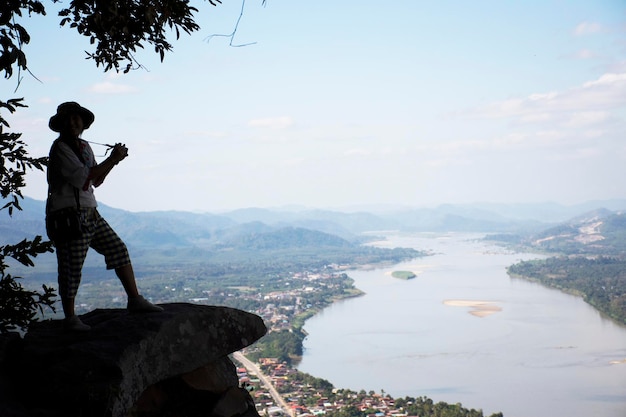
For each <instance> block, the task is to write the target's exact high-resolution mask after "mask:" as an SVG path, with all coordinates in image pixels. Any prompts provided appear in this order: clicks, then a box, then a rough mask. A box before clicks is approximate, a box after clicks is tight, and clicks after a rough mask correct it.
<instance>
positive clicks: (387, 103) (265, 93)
mask: <svg viewBox="0 0 626 417" xmlns="http://www.w3.org/2000/svg"><path fill="white" fill-rule="evenodd" d="M195 3H196V4H197V5H198V7H199V9H200V10H199V12H198V13H197V15H196V20H197V22H198V23H199V24H200V26H201V29H200V31H199V32H197V33H195V34H193V35H191V36H189V35H182V36H181V39H180V40H179V41H175V40H173V41H172V43H173V45H174V51H173V52H172V53H170V54H168V55H166V57H165V62H163V63H160V62H159V60H158V57H157V55H156V54H154V53H152V52H151V50H150V48H149V47H147V48H146V50H145V51H140V52H138V53H137V56H136V57H137V59H138V60H139V62H141V63H142V64H143V65H144V67H145V69H139V70H136V71H132V72H131V73H129V74H116V73H112V72H109V73H104V72H103V71H102V69H101V68H96V66H95V63H94V62H93V61H90V60H85V59H84V58H85V52H84V51H85V50H90V45H89V42H88V40H87V39H82V38H81V37H80V36H79V35H77V34H76V33H75V32H73V31H71V30H70V29H69V28H59V26H58V22H59V20H60V19H59V18H57V17H56V16H55V15H56V10H57V9H56V8H57V7H58V6H57V5H54V4H52V3H49V4H48V3H47V11H48V16H46V17H44V18H41V17H33V18H29V19H26V20H25V21H24V23H23V24H24V25H25V26H27V28H28V30H29V31H30V34H31V36H32V40H31V43H30V45H28V46H27V47H26V48H25V51H26V54H27V57H28V63H29V67H30V70H31V71H32V72H33V74H34V75H35V76H36V77H37V78H38V79H39V80H40V81H41V82H40V81H37V80H36V79H34V78H32V77H30V76H28V75H24V77H23V80H22V82H21V84H20V86H19V89H18V90H17V92H16V93H13V89H14V88H15V84H16V82H17V79H16V78H15V77H14V78H12V79H10V80H8V81H6V80H5V81H4V91H5V93H4V94H3V97H6V98H8V97H18V96H19V97H22V96H24V97H26V102H27V104H28V105H29V108H28V109H26V110H23V111H19V112H18V113H17V114H16V115H12V116H10V117H9V121H10V123H11V127H12V129H14V130H15V131H18V132H23V133H24V136H23V138H24V139H25V140H26V141H27V142H28V144H29V146H30V148H29V149H30V151H31V153H32V154H33V155H46V154H47V152H48V149H49V147H50V144H51V142H52V141H53V139H54V138H55V135H54V133H53V132H51V131H50V130H49V129H48V127H47V123H48V119H49V117H50V116H51V115H52V114H54V112H55V110H56V106H57V105H58V104H59V103H61V102H63V101H69V100H73V101H78V102H79V103H81V104H82V105H84V106H86V107H88V108H90V109H91V110H92V111H93V112H94V113H95V115H96V121H95V123H94V125H93V126H92V127H91V128H90V129H89V130H87V131H86V132H85V134H84V135H83V137H84V138H85V139H87V140H92V141H96V142H106V143H115V142H124V143H126V144H127V146H128V147H129V150H130V157H129V158H128V159H126V160H125V161H124V162H123V163H122V164H120V165H118V167H117V168H116V170H115V171H113V172H112V173H111V175H110V177H109V178H108V179H107V182H106V183H105V184H104V185H103V186H102V187H100V188H99V189H97V190H96V195H97V198H98V200H99V201H100V202H102V203H105V204H108V205H111V206H114V207H118V208H122V209H126V210H132V211H149V210H169V209H176V210H194V211H208V212H218V211H222V210H228V209H234V208H241V207H280V206H285V205H302V206H306V207H318V208H355V207H359V206H370V205H402V206H413V207H429V206H435V205H437V204H442V203H461V204H464V203H474V202H493V203H534V202H545V201H554V202H559V203H563V204H576V203H581V202H585V201H589V200H596V199H612V198H626V180H625V178H626V3H624V2H623V1H622V0H619V1H618V0H598V1H556V0H548V1H523V2H522V1H518V2H513V1H475V2H461V1H420V0H397V1H385V2H382V1H369V0H365V1H364V0H360V1H356V0H342V1H327V0H316V1H312V0H309V1H296V0H267V4H266V6H265V7H262V5H261V0H246V2H245V8H244V14H243V17H242V20H241V22H240V24H239V27H238V31H237V33H236V35H235V37H234V39H233V44H248V43H250V44H249V45H247V46H243V47H232V46H230V45H229V43H230V39H229V38H226V37H213V38H211V39H210V40H208V37H210V35H212V34H228V33H231V32H232V31H233V29H234V26H235V23H236V21H237V18H238V16H239V13H240V10H241V7H242V2H241V0H223V3H224V4H222V5H218V6H217V7H213V6H210V5H209V4H208V3H205V2H197V1H196V2H195ZM94 151H95V152H96V154H102V153H103V152H104V149H103V148H101V147H98V146H94ZM45 193H46V183H45V176H44V175H43V174H40V173H34V174H31V175H29V177H28V186H27V188H26V190H25V194H26V195H28V196H31V197H34V198H37V199H44V198H45Z"/></svg>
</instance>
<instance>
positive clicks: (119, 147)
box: [111, 143, 128, 164]
mask: <svg viewBox="0 0 626 417" xmlns="http://www.w3.org/2000/svg"><path fill="white" fill-rule="evenodd" d="M127 156H128V148H127V147H126V145H125V144H123V143H116V144H115V146H113V151H112V152H111V158H113V161H115V163H116V164H117V163H118V162H120V161H122V160H123V159H124V158H126V157H127Z"/></svg>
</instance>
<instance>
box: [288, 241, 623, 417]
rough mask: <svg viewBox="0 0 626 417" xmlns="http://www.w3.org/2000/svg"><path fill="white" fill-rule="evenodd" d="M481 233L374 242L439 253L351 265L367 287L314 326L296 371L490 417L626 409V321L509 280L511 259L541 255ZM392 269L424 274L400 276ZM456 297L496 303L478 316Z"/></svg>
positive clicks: (561, 416)
mask: <svg viewBox="0 0 626 417" xmlns="http://www.w3.org/2000/svg"><path fill="white" fill-rule="evenodd" d="M480 237H481V236H480V235H456V234H454V235H445V236H441V235H439V236H435V235H413V236H390V237H389V239H388V241H385V242H379V243H377V245H378V246H389V247H414V248H416V249H429V250H432V251H433V252H434V253H435V255H433V256H428V257H425V258H419V259H416V260H414V261H411V262H405V263H401V264H398V265H394V266H392V267H388V268H382V269H375V270H368V271H351V272H350V273H349V275H350V276H351V277H353V278H354V279H355V285H356V286H357V287H358V288H360V289H361V290H363V291H365V292H366V295H365V296H362V297H358V298H354V299H349V300H344V301H341V302H339V303H335V304H334V305H332V306H330V307H329V308H327V309H325V310H324V311H323V312H321V313H320V314H318V315H316V316H315V317H313V318H311V319H309V320H308V321H307V322H306V325H305V327H304V328H305V330H306V331H307V332H308V333H309V336H308V337H307V338H306V340H305V342H304V349H305V350H304V356H303V359H302V362H301V363H300V365H299V366H298V369H300V370H301V371H303V372H307V373H309V374H311V375H314V376H316V377H320V378H324V379H327V380H329V381H330V382H332V383H333V384H334V385H335V387H338V388H349V389H352V390H355V391H359V390H361V389H364V390H366V391H370V390H374V391H376V392H380V391H381V390H384V391H385V392H386V393H389V394H391V395H392V396H393V397H404V396H412V397H419V396H427V397H429V398H432V399H433V400H435V401H446V402H448V403H458V402H460V403H462V404H463V406H464V407H467V408H475V409H482V410H483V412H484V413H485V415H489V414H491V413H493V412H497V411H502V412H503V413H504V415H505V417H588V416H597V417H600V416H601V417H625V416H626V363H624V362H625V359H626V327H625V326H620V325H618V324H616V323H614V322H613V321H611V320H609V319H606V318H604V317H603V316H602V315H601V314H600V313H598V312H597V311H596V310H595V309H593V308H592V307H591V306H589V305H588V304H586V303H585V302H584V301H582V299H581V298H580V297H576V296H572V295H568V294H565V293H563V292H561V291H557V290H553V289H549V288H546V287H544V286H542V285H540V284H536V283H531V282H527V281H524V280H519V279H511V278H509V276H508V275H507V274H506V271H505V267H506V266H508V265H511V264H513V263H515V262H517V261H518V260H522V259H532V258H537V257H538V255H533V254H516V253H510V252H508V251H505V250H503V249H502V248H498V247H496V246H492V245H488V244H485V243H484V242H482V241H480V240H479V238H480ZM394 270H410V271H414V272H415V273H416V274H417V277H416V278H414V279H411V280H401V279H396V278H393V277H391V272H392V271H394ZM446 301H447V302H448V303H446ZM459 301H463V302H468V301H471V302H489V303H488V304H487V305H488V306H490V307H489V310H492V311H488V312H487V313H484V312H483V314H482V316H481V314H480V313H478V314H477V313H476V310H475V309H473V308H472V307H470V306H463V304H464V303H461V302H459ZM465 304H467V303H465Z"/></svg>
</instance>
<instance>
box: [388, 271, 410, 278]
mask: <svg viewBox="0 0 626 417" xmlns="http://www.w3.org/2000/svg"><path fill="white" fill-rule="evenodd" d="M391 276H392V277H394V278H399V279H413V278H415V277H416V275H415V274H414V273H413V272H411V271H393V272H392V273H391Z"/></svg>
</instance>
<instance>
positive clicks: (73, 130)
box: [65, 113, 84, 138]
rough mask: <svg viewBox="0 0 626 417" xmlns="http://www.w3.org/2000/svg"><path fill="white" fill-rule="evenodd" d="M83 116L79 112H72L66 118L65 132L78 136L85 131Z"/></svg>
mask: <svg viewBox="0 0 626 417" xmlns="http://www.w3.org/2000/svg"><path fill="white" fill-rule="evenodd" d="M83 126H84V125H83V118H82V117H80V115H78V114H77V113H72V114H70V115H69V116H68V117H67V119H65V133H67V134H69V135H72V136H73V137H75V138H77V137H79V136H80V135H81V133H83V130H84V127H83Z"/></svg>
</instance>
